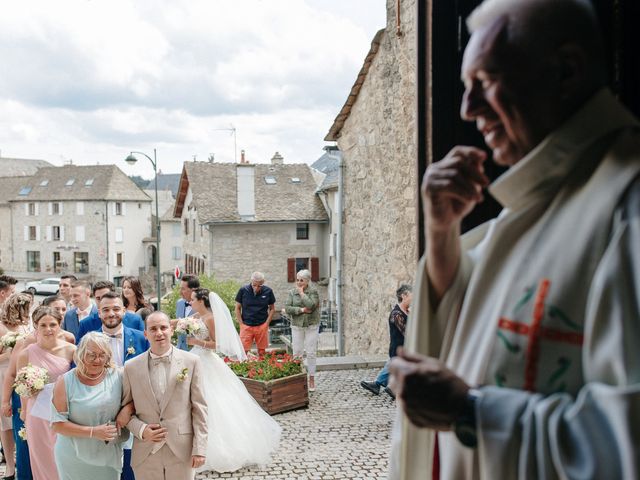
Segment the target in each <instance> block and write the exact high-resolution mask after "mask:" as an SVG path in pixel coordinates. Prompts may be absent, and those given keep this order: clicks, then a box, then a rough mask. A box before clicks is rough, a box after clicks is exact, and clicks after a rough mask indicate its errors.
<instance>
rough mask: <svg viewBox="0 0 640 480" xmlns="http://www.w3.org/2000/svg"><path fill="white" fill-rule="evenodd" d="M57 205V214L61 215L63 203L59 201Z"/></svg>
mask: <svg viewBox="0 0 640 480" xmlns="http://www.w3.org/2000/svg"><path fill="white" fill-rule="evenodd" d="M58 205H59V209H58V215H62V212H63V210H64V203H63V202H60V203H59V204H58Z"/></svg>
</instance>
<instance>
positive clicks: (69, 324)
mask: <svg viewBox="0 0 640 480" xmlns="http://www.w3.org/2000/svg"><path fill="white" fill-rule="evenodd" d="M93 315H95V316H98V308H97V307H96V306H95V305H92V306H91V313H90V314H89V316H88V317H87V318H91V317H92V316H93ZM87 318H85V319H84V320H86V319H87ZM84 320H83V321H84ZM98 320H99V319H98ZM80 323H81V322H80V321H79V320H78V307H74V308H72V309H71V310H69V311H67V313H65V314H64V325H63V327H62V328H64V329H65V330H66V331H67V332H71V333H73V336H74V337H76V340H77V339H78V330H79V329H80ZM100 326H102V322H100ZM76 343H77V342H76Z"/></svg>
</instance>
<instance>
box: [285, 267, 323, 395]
mask: <svg viewBox="0 0 640 480" xmlns="http://www.w3.org/2000/svg"><path fill="white" fill-rule="evenodd" d="M319 305H320V297H319V295H318V290H317V289H316V288H315V287H313V286H311V272H310V271H309V270H300V271H299V272H298V273H297V275H296V288H293V289H291V290H290V291H289V296H288V297H287V302H286V303H285V311H286V312H287V315H289V316H290V317H291V340H292V344H293V356H294V357H302V353H303V351H305V352H306V353H307V372H308V373H309V391H310V392H313V391H315V389H316V382H315V374H316V350H317V349H318V334H319V330H320V312H319V310H318V307H319Z"/></svg>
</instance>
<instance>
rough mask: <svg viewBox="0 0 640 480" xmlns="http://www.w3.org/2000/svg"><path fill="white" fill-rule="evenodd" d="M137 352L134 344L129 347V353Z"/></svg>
mask: <svg viewBox="0 0 640 480" xmlns="http://www.w3.org/2000/svg"><path fill="white" fill-rule="evenodd" d="M135 353H136V349H135V348H134V346H133V345H130V346H129V348H127V354H128V355H134V354H135Z"/></svg>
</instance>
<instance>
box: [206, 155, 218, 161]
mask: <svg viewBox="0 0 640 480" xmlns="http://www.w3.org/2000/svg"><path fill="white" fill-rule="evenodd" d="M207 160H208V161H209V163H213V162H215V161H216V154H215V153H210V154H209V158H207Z"/></svg>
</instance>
